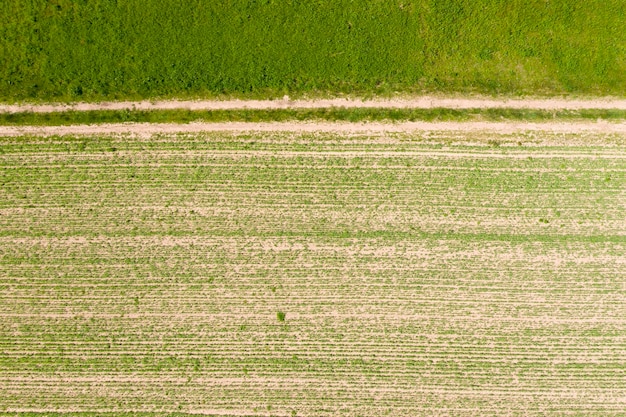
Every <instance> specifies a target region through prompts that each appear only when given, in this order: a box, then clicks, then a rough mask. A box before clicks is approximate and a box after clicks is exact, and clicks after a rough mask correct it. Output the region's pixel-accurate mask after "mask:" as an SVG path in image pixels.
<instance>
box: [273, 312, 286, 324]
mask: <svg viewBox="0 0 626 417" xmlns="http://www.w3.org/2000/svg"><path fill="white" fill-rule="evenodd" d="M286 317H287V314H286V313H285V312H283V311H278V312H276V318H277V319H278V321H280V322H283V321H285V318H286Z"/></svg>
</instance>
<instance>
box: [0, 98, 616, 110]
mask: <svg viewBox="0 0 626 417" xmlns="http://www.w3.org/2000/svg"><path fill="white" fill-rule="evenodd" d="M332 107H344V108H385V109H387V108H399V109H410V108H414V109H426V108H451V109H480V108H483V109H484V108H511V109H540V110H579V109H622V110H624V109H626V100H624V99H618V98H613V97H606V98H600V99H560V98H549V99H536V98H510V99H494V98H488V97H474V98H467V97H461V98H450V97H436V96H423V97H400V98H393V99H373V100H372V99H358V98H335V99H320V100H291V99H290V98H289V97H288V96H285V97H283V99H281V100H214V101H210V100H193V101H181V100H169V101H137V102H132V101H123V102H102V103H80V102H78V103H72V104H0V112H8V113H17V112H24V111H29V112H35V113H48V112H54V111H66V110H76V111H88V110H124V109H129V110H132V109H134V110H164V109H188V110H235V109H264V110H269V109H289V108H292V109H319V108H332Z"/></svg>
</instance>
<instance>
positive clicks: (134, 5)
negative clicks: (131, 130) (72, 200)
mask: <svg viewBox="0 0 626 417" xmlns="http://www.w3.org/2000/svg"><path fill="white" fill-rule="evenodd" d="M624 15H626V3H624V2H623V1H620V0H604V1H599V0H591V1H579V0H560V1H543V0H532V1H530V2H520V1H509V2H502V1H500V0H411V1H408V0H393V1H389V0H371V1H365V0H357V1H353V0H332V1H330V0H319V1H314V2H312V1H297V0H289V1H275V0H270V1H240V2H237V1H228V2H220V1H204V0H188V1H173V0H166V1H163V0H128V1H76V0H33V1H23V0H6V1H4V2H3V4H2V8H1V9H0V19H2V22H3V24H2V27H1V28H0V51H2V56H3V60H2V63H1V64H0V100H2V101H16V100H42V101H68V100H69V101H75V100H79V101H97V100H117V99H141V98H151V97H200V96H201V97H217V96H229V97H230V96H238V97H271V96H274V97H282V95H283V94H286V93H288V94H290V95H293V96H294V97H298V96H303V95H309V96H319V95H328V94H332V95H341V94H356V95H359V96H366V95H368V94H376V95H389V94H394V93H395V92H398V91H399V92H411V93H424V92H432V91H436V92H462V93H474V92H478V93H484V94H506V95H519V94H545V95H555V94H557V95H558V94H592V95H618V96H623V95H624V91H626V59H625V58H626V49H625V48H624V45H625V44H626V31H624V30H623V23H624V22H623V17H624Z"/></svg>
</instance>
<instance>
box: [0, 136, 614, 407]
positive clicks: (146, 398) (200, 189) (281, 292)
mask: <svg viewBox="0 0 626 417" xmlns="http://www.w3.org/2000/svg"><path fill="white" fill-rule="evenodd" d="M586 135H587V136H581V135H561V134H549V133H537V132H533V133H528V134H514V135H495V134H484V133H471V134H466V135H464V136H462V137H459V136H458V135H454V134H452V133H443V134H439V135H433V134H432V133H431V134H423V135H422V134H419V133H416V134H412V135H404V134H381V135H378V136H376V135H374V136H367V135H351V136H339V135H336V134H276V133H265V134H252V133H245V134H244V133H242V134H225V133H212V134H198V135H170V136H168V135H158V136H155V137H151V138H143V139H142V138H132V137H128V136H127V137H121V136H117V137H111V136H99V137H70V136H67V137H58V136H56V137H48V138H45V137H18V138H0V149H1V150H2V153H1V154H0V184H1V186H0V414H1V415H6V416H15V415H23V416H44V415H48V416H61V415H62V416H90V417H93V416H96V415H124V416H146V417H147V416H156V415H172V416H185V415H189V414H191V413H204V414H207V415H215V416H226V415H246V416H270V415H273V416H337V415H343V416H379V415H390V416H416V415H421V416H441V415H465V416H485V415H499V416H500V415H548V414H552V415H566V414H567V415H579V416H592V415H595V416H617V415H622V414H623V411H624V406H625V404H624V396H623V393H624V390H625V389H626V380H625V379H624V375H623V373H624V361H625V360H626V356H625V354H624V349H623V348H624V338H625V337H626V322H625V319H624V318H625V317H626V292H625V287H624V283H625V282H626V272H625V269H624V249H625V248H626V223H625V222H624V202H625V201H626V191H625V190H626V159H625V155H626V148H625V147H624V142H623V137H617V136H615V137H609V136H607V135H598V136H594V135H592V134H589V133H588V134H586ZM494 143H498V144H499V146H494V145H493V144H494ZM280 313H284V315H281V314H280ZM55 411H57V412H59V413H55ZM20 412H22V414H19V413H20ZM107 413H108V414H107Z"/></svg>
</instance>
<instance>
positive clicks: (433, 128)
mask: <svg viewBox="0 0 626 417" xmlns="http://www.w3.org/2000/svg"><path fill="white" fill-rule="evenodd" d="M420 131H425V132H459V133H468V132H488V133H502V134H514V133H521V132H533V131H535V132H550V133H601V134H609V133H617V134H626V122H607V121H602V120H600V121H595V122H588V121H582V122H580V121H579V122H539V123H530V122H510V121H509V122H357V123H351V122H299V121H290V122H260V123H255V122H217V123H211V122H191V123H186V124H181V123H104V124H95V125H67V126H0V136H25V135H37V136H53V135H99V134H131V135H136V136H143V137H150V136H152V135H156V134H176V133H201V132H296V133H298V132H303V133H306V132H331V133H344V134H350V133H355V134H362V133H410V132H420Z"/></svg>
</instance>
